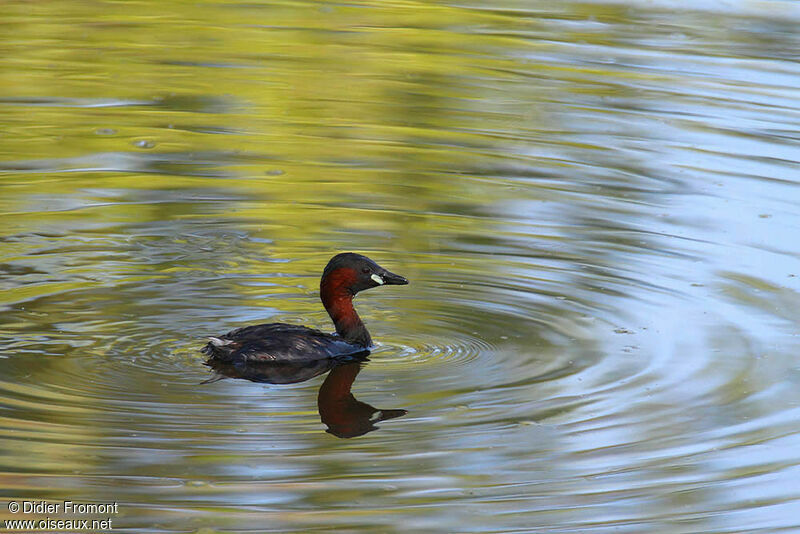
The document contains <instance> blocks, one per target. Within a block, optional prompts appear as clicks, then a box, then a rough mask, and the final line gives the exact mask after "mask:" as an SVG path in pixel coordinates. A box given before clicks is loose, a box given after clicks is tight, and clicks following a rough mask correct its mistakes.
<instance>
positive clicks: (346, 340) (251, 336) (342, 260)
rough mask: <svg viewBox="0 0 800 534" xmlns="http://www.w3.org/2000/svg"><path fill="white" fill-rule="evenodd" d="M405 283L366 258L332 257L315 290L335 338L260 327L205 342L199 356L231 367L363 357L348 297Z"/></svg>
mask: <svg viewBox="0 0 800 534" xmlns="http://www.w3.org/2000/svg"><path fill="white" fill-rule="evenodd" d="M407 283H408V280H406V279H405V278H403V277H402V276H399V275H396V274H394V273H390V272H389V271H387V270H386V269H384V268H383V267H381V266H380V265H378V264H377V263H375V262H374V261H372V260H371V259H369V258H367V257H366V256H362V255H361V254H354V253H352V252H344V253H342V254H337V255H336V256H334V257H333V258H331V261H329V262H328V265H327V266H326V267H325V270H324V271H323V273H322V280H321V281H320V286H319V292H320V297H321V298H322V304H324V305H325V309H326V310H327V311H328V315H330V316H331V319H332V320H333V324H334V325H336V334H326V333H324V332H320V331H319V330H314V329H313V328H308V327H305V326H297V325H291V324H284V323H268V324H259V325H255V326H246V327H244V328H239V329H237V330H233V331H231V332H228V333H227V334H225V335H222V336H219V337H210V338H209V340H210V341H209V343H208V344H207V345H206V346H205V347H204V348H203V352H204V353H205V354H207V355H209V356H210V360H215V361H218V362H230V363H245V362H275V361H304V360H305V361H308V360H320V359H324V358H340V357H344V356H349V355H353V354H358V353H363V352H365V351H367V350H369V348H370V346H371V345H372V338H370V336H369V332H367V327H366V326H364V323H362V322H361V318H359V316H358V314H357V313H356V310H355V308H353V297H355V296H356V293H358V292H359V291H363V290H365V289H370V288H372V287H378V286H382V285H405V284H407Z"/></svg>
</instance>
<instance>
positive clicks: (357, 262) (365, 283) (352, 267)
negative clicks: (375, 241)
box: [320, 252, 408, 295]
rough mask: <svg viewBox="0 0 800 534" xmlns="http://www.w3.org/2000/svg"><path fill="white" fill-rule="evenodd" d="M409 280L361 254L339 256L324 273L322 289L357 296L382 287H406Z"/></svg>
mask: <svg viewBox="0 0 800 534" xmlns="http://www.w3.org/2000/svg"><path fill="white" fill-rule="evenodd" d="M407 283H408V280H406V279H405V278H403V277H402V276H400V275H398V274H394V273H391V272H389V271H387V270H386V269H384V268H383V267H381V266H380V265H378V264H377V263H375V262H374V261H372V260H371V259H369V258H367V257H366V256H362V255H361V254H355V253H353V252H343V253H341V254H337V255H336V256H334V257H333V258H331V261H329V262H328V265H327V266H326V267H325V271H323V273H322V282H321V284H320V285H321V288H322V290H323V291H325V290H326V289H339V290H344V291H347V292H348V293H350V295H355V294H356V293H358V292H359V291H364V290H365V289H370V288H372V287H378V286H382V285H405V284H407Z"/></svg>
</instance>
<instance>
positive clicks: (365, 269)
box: [361, 267, 369, 274]
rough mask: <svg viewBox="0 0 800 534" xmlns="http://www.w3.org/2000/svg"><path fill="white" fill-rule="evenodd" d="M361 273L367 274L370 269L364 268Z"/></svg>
mask: <svg viewBox="0 0 800 534" xmlns="http://www.w3.org/2000/svg"><path fill="white" fill-rule="evenodd" d="M361 272H362V273H364V274H367V273H368V272H369V267H364V268H363V269H361Z"/></svg>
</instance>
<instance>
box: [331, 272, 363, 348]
mask: <svg viewBox="0 0 800 534" xmlns="http://www.w3.org/2000/svg"><path fill="white" fill-rule="evenodd" d="M356 277H357V274H356V272H355V271H354V270H353V269H347V268H340V269H337V270H335V271H333V272H331V273H329V274H327V275H326V276H324V277H323V278H322V282H321V283H320V291H319V293H320V297H321V298H322V304H323V305H324V306H325V309H326V310H327V311H328V315H330V316H331V320H332V321H333V324H334V325H335V326H336V333H337V334H339V335H340V336H341V337H342V338H343V339H344V340H345V341H347V342H348V343H353V344H356V345H360V346H362V347H364V348H367V347H369V346H370V345H372V338H371V337H370V335H369V332H368V331H367V327H366V326H364V323H363V322H362V321H361V318H360V317H359V316H358V313H356V309H355V308H354V307H353V297H354V296H355V295H354V294H353V292H352V291H351V290H350V287H351V286H352V284H353V283H354V282H355V280H356Z"/></svg>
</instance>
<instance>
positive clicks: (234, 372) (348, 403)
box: [204, 352, 408, 438]
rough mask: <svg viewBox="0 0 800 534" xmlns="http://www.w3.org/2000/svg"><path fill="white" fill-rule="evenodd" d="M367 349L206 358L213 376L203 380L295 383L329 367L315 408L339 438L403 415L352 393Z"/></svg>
mask: <svg viewBox="0 0 800 534" xmlns="http://www.w3.org/2000/svg"><path fill="white" fill-rule="evenodd" d="M367 354H369V353H368V352H364V353H362V354H356V355H353V356H350V357H349V358H348V359H347V360H346V361H337V360H334V359H323V360H312V361H306V362H271V363H267V362H263V363H239V364H231V363H220V362H219V361H214V360H209V361H208V362H206V365H208V366H209V367H211V368H212V369H213V370H214V372H215V373H214V376H213V377H211V378H210V379H208V380H206V381H205V382H204V383H211V382H216V381H217V380H221V379H223V378H242V379H245V380H250V381H252V382H261V383H266V384H296V383H298V382H305V381H306V380H310V379H312V378H314V377H315V376H319V375H321V374H323V373H326V372H328V371H330V373H329V374H328V376H326V377H325V381H324V382H322V385H321V386H320V387H319V393H318V395H317V408H318V409H319V416H320V419H321V420H322V422H323V423H324V424H325V425H326V426H327V427H328V430H327V432H328V433H329V434H333V435H334V436H336V437H339V438H354V437H357V436H363V435H364V434H366V433H368V432H372V431H373V430H377V429H378V428H380V427H378V426H375V425H376V424H377V423H380V422H381V421H386V420H388V419H395V418H397V417H402V416H404V415H406V414H407V413H408V412H407V411H406V410H399V409H398V410H382V409H379V408H375V407H374V406H371V405H369V404H367V403H365V402H361V401H359V400H358V399H356V398H355V396H353V394H352V393H351V391H350V388H351V387H352V386H353V382H354V381H355V379H356V377H357V376H358V373H359V372H361V368H362V367H364V366H365V365H366V364H367V362H368V361H369V360H368V359H367Z"/></svg>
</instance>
